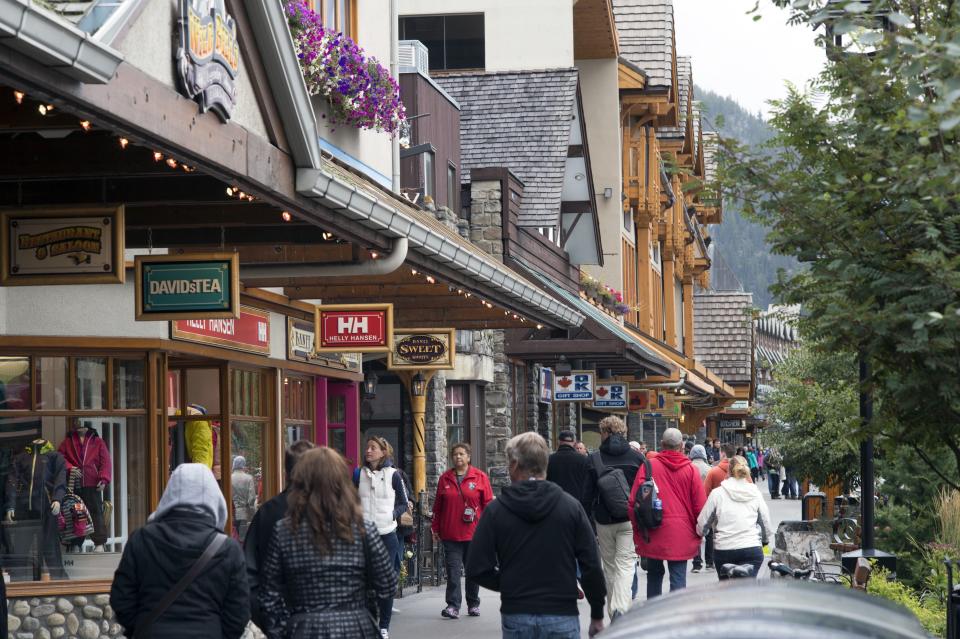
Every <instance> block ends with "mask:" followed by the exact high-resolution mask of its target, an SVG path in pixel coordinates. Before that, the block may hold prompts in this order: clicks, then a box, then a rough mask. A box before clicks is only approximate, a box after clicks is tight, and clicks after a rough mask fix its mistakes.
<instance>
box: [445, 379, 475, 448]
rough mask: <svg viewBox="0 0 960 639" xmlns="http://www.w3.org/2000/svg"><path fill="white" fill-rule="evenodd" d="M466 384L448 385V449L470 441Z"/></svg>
mask: <svg viewBox="0 0 960 639" xmlns="http://www.w3.org/2000/svg"><path fill="white" fill-rule="evenodd" d="M466 399H467V387H466V385H465V384H447V447H448V448H449V447H450V446H452V445H453V444H455V443H457V442H466V441H468V439H469V433H470V429H469V427H468V420H467V415H468V410H467V402H466Z"/></svg>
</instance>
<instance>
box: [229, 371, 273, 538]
mask: <svg viewBox="0 0 960 639" xmlns="http://www.w3.org/2000/svg"><path fill="white" fill-rule="evenodd" d="M271 379H272V376H271V375H269V374H268V373H267V372H265V371H260V370H247V369H240V368H234V369H231V370H230V453H231V458H230V459H231V468H230V495H231V499H230V503H229V504H228V505H229V507H230V513H231V521H232V522H233V531H232V533H233V536H234V538H236V539H237V540H239V541H240V542H241V543H242V542H243V541H244V539H246V536H247V528H248V527H249V525H250V521H251V520H252V519H253V515H254V514H255V513H256V512H257V508H258V507H259V506H260V504H261V503H263V499H264V482H265V478H266V477H267V475H268V472H267V446H266V443H267V436H266V433H267V427H268V424H269V417H270V405H271V404H270V396H271V393H270V390H269V388H270V386H269V384H270V380H271Z"/></svg>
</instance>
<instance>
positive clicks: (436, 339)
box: [387, 328, 456, 370]
mask: <svg viewBox="0 0 960 639" xmlns="http://www.w3.org/2000/svg"><path fill="white" fill-rule="evenodd" d="M455 344H456V330H455V329H452V328H445V329H430V328H405V329H396V330H394V331H393V349H392V350H391V351H390V353H389V355H387V368H389V369H390V370H439V369H447V370H450V369H452V368H453V367H454V362H455V359H456V352H455V351H456V347H455Z"/></svg>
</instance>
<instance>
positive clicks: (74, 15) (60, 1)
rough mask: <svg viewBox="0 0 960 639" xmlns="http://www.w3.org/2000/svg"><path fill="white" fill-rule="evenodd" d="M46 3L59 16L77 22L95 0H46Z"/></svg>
mask: <svg viewBox="0 0 960 639" xmlns="http://www.w3.org/2000/svg"><path fill="white" fill-rule="evenodd" d="M46 4H47V5H48V6H49V7H50V8H51V9H53V10H54V11H56V12H57V13H59V14H60V15H61V16H63V17H64V18H66V19H67V20H69V21H70V22H72V23H73V24H77V23H78V22H80V20H82V19H83V17H84V16H85V15H87V11H89V10H90V8H91V7H92V6H93V5H94V4H95V0H83V1H81V2H78V1H77V0H47V2H46Z"/></svg>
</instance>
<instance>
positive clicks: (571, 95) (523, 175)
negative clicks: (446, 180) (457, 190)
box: [436, 69, 577, 227]
mask: <svg viewBox="0 0 960 639" xmlns="http://www.w3.org/2000/svg"><path fill="white" fill-rule="evenodd" d="M436 81H437V83H438V84H440V86H442V87H443V88H444V89H445V90H446V91H447V93H449V94H450V95H452V96H453V98H454V99H455V100H456V101H457V102H459V103H460V109H461V110H460V162H461V172H460V173H461V179H462V181H463V182H464V183H468V182H470V170H471V169H475V168H485V167H495V166H498V167H507V168H509V169H510V170H511V171H513V173H514V174H516V176H517V177H519V178H520V180H521V181H522V182H523V185H524V189H523V200H522V202H521V208H520V219H519V224H520V226H533V227H540V226H556V225H557V222H558V220H559V217H560V197H561V193H562V191H563V175H564V168H565V164H566V161H567V153H568V150H569V142H570V122H571V120H572V119H573V118H574V109H575V108H576V99H577V70H576V69H554V70H548V71H519V72H517V71H509V72H504V73H469V74H453V75H444V76H438V77H437V78H436Z"/></svg>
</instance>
